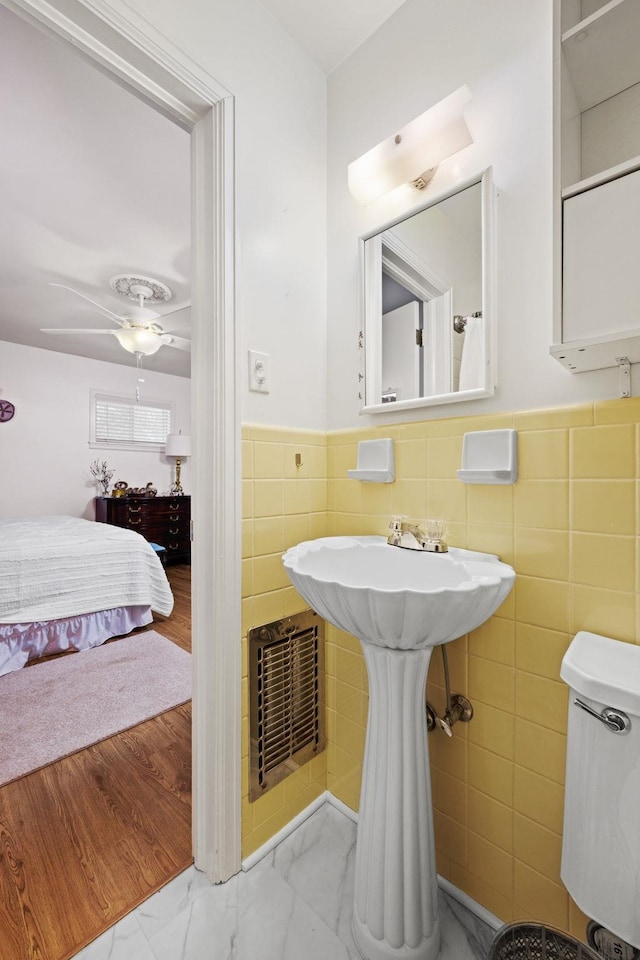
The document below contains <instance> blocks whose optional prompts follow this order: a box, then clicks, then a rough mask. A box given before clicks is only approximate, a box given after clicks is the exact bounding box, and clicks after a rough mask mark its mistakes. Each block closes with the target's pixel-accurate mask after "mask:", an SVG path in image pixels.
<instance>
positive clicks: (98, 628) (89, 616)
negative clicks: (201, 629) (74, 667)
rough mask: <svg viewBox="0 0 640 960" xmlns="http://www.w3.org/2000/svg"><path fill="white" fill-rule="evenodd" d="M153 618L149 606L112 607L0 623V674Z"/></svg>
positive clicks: (86, 645) (94, 642) (99, 641)
mask: <svg viewBox="0 0 640 960" xmlns="http://www.w3.org/2000/svg"><path fill="white" fill-rule="evenodd" d="M152 621H153V615H152V613H151V607H150V606H144V605H139V606H131V607H115V608H114V609H112V610H99V611H98V612H97V613H85V614H82V615H81V616H77V617H67V618H65V619H62V620H43V621H41V622H35V623H0V677H1V676H3V675H4V674H5V673H13V671H14V670H19V669H20V668H21V667H24V665H25V663H26V662H27V660H32V659H34V658H35V657H46V656H48V655H49V654H51V653H63V652H65V651H68V650H89V649H90V648H91V647H98V646H100V644H102V643H105V641H107V640H110V639H111V637H120V636H123V635H124V634H126V633H130V632H131V631H132V630H135V628H136V627H145V626H146V625H147V624H149V623H151V622H152Z"/></svg>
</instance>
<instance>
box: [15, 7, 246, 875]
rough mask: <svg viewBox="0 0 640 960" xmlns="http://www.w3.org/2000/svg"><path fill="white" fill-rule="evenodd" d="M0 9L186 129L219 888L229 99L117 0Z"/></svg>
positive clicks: (227, 667)
mask: <svg viewBox="0 0 640 960" xmlns="http://www.w3.org/2000/svg"><path fill="white" fill-rule="evenodd" d="M0 3H1V4H2V5H3V6H5V7H7V8H8V9H9V10H11V11H13V12H14V13H16V14H18V15H19V16H21V17H22V18H23V19H26V20H28V21H29V22H31V23H32V24H33V25H34V26H36V27H38V28H39V29H41V30H44V31H45V32H46V33H48V34H50V35H55V36H57V37H59V38H62V39H63V40H65V41H66V42H68V43H71V44H72V45H73V47H74V48H75V50H78V51H80V53H81V54H82V55H84V56H85V57H86V58H87V59H88V60H90V61H91V62H92V63H93V64H94V65H95V66H96V67H97V68H98V69H100V70H102V72H104V73H107V74H108V75H110V76H111V77H113V79H114V80H115V81H116V82H118V83H120V84H121V85H122V86H124V87H125V88H127V89H129V90H130V91H132V92H133V93H134V94H135V95H136V96H138V97H139V98H141V99H142V100H144V101H146V102H147V103H149V104H150V106H152V107H154V108H155V109H157V110H159V111H160V112H161V113H163V114H164V115H165V116H167V117H168V118H170V119H171V120H173V121H174V122H176V123H178V124H179V125H180V126H181V127H183V129H185V130H187V131H189V133H190V134H191V223H192V228H191V235H192V267H193V277H192V297H191V300H192V310H191V315H192V368H191V423H192V427H191V431H192V435H193V441H194V443H193V446H194V453H195V456H194V461H193V467H192V473H191V476H192V488H193V489H192V498H191V502H192V509H193V518H194V519H193V545H192V547H193V550H192V556H193V567H192V583H193V592H192V598H193V599H192V666H193V740H192V743H193V851H194V859H195V865H196V867H198V868H199V869H200V870H203V871H204V872H205V873H206V874H207V876H208V878H209V879H210V880H211V881H212V882H214V883H218V882H222V881H224V880H227V879H228V878H229V877H231V876H232V875H233V874H234V873H237V872H238V871H239V869H240V866H241V768H240V764H241V759H240V758H241V739H240V725H241V645H240V638H241V614H240V497H239V491H240V479H239V478H240V414H239V378H238V369H239V364H238V359H239V346H238V341H239V336H238V331H237V328H236V315H235V284H236V275H235V263H234V248H235V224H234V101H233V97H232V95H231V94H230V93H229V91H228V90H226V89H225V88H224V87H222V86H221V85H220V84H219V83H218V82H217V81H216V80H214V79H213V77H211V76H209V74H207V73H206V71H204V70H203V69H202V68H201V67H200V66H199V65H198V64H196V63H194V61H193V60H191V59H190V57H189V56H188V55H187V54H186V53H185V52H184V51H183V50H181V49H179V48H178V47H176V46H175V45H174V44H173V43H172V42H171V41H170V40H169V39H168V38H167V37H165V36H164V35H163V34H161V33H160V32H159V31H158V30H157V29H156V28H155V27H154V26H153V25H152V24H151V23H149V22H148V21H147V20H146V19H145V18H144V17H142V16H140V15H139V14H137V13H136V12H135V11H133V10H131V9H130V7H129V6H126V5H125V4H124V2H122V0H111V2H109V3H108V2H106V0H0ZM217 597H223V598H224V602H223V603H216V602H215V598H217Z"/></svg>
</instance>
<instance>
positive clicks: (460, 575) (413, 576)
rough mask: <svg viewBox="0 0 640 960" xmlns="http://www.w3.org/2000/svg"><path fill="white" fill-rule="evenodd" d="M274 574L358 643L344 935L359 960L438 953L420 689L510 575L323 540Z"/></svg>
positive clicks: (428, 958)
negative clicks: (441, 654) (359, 765)
mask: <svg viewBox="0 0 640 960" xmlns="http://www.w3.org/2000/svg"><path fill="white" fill-rule="evenodd" d="M283 563H284V565H285V568H286V570H287V572H288V574H289V577H290V578H291V581H292V583H293V585H294V586H295V588H296V589H297V590H298V592H299V593H300V594H301V595H302V596H303V597H304V599H305V600H306V601H307V603H308V604H309V605H310V606H311V607H313V609H314V610H315V611H316V612H317V613H319V614H320V615H321V616H323V617H324V618H325V619H326V620H328V621H329V622H330V623H333V624H334V625H335V626H336V627H339V628H340V629H341V630H346V631H347V632H348V633H352V634H353V635H354V636H356V637H358V638H359V639H360V641H361V642H362V647H363V650H364V656H365V661H366V664H367V671H368V676H369V716H368V721H367V739H366V747H365V756H364V767H363V774H362V791H361V795H360V816H359V824H358V841H357V850H356V875H355V899H354V915H353V921H352V926H353V935H354V938H355V941H356V944H357V946H358V949H359V950H360V952H361V954H362V956H363V957H365V958H366V960H391V958H397V960H435V958H436V957H437V956H438V952H439V950H440V928H439V922H438V908H437V902H438V900H437V885H436V870H435V854H434V846H433V815H432V809H431V781H430V775H429V756H428V747H427V722H426V714H425V682H426V676H427V668H428V666H429V659H430V656H431V651H432V649H433V647H434V646H436V645H438V644H441V643H447V642H448V641H449V640H454V639H455V638H456V637H460V636H462V635H463V634H465V633H468V632H469V631H470V630H474V629H475V628H476V627H478V626H480V624H481V623H484V621H485V620H487V619H488V618H489V617H490V616H491V615H492V614H493V613H494V612H495V611H496V610H497V608H498V607H499V606H500V604H501V603H502V601H503V600H504V599H505V597H506V596H507V595H508V593H509V591H510V590H511V587H512V586H513V582H514V579H515V573H514V571H513V569H512V568H511V567H510V566H508V565H507V564H504V563H501V562H500V561H499V560H498V558H497V557H494V556H491V555H490V554H483V553H473V552H471V551H469V550H458V549H451V550H450V551H449V552H448V553H444V554H433V553H427V552H424V551H415V550H404V549H401V548H399V547H392V546H389V544H388V543H387V542H386V540H385V538H384V537H325V538H322V539H319V540H309V541H307V542H305V543H300V544H298V546H296V547H292V548H291V549H290V550H288V551H287V552H286V553H285V555H284V557H283Z"/></svg>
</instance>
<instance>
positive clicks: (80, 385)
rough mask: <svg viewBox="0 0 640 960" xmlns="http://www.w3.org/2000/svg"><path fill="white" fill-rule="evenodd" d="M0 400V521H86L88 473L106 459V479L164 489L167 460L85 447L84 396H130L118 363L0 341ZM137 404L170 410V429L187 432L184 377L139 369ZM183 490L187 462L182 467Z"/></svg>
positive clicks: (127, 372)
mask: <svg viewBox="0 0 640 960" xmlns="http://www.w3.org/2000/svg"><path fill="white" fill-rule="evenodd" d="M0 370H1V371H2V373H1V375H0V397H1V398H2V399H3V400H10V401H11V402H12V403H13V404H14V405H15V408H16V414H15V416H14V418H13V420H9V421H7V422H6V423H0V465H1V469H0V517H20V516H25V517H26V516H38V515H42V514H50V513H64V514H70V515H71V516H77V517H82V516H84V517H87V518H88V519H93V517H94V511H93V498H94V496H96V494H97V487H96V484H95V482H93V481H92V478H91V474H90V473H89V464H90V463H92V462H93V461H94V460H96V459H99V460H101V461H102V460H106V461H107V463H108V464H109V466H110V467H112V468H113V469H114V470H115V471H116V473H115V476H114V478H113V480H114V481H115V480H126V481H127V482H128V483H129V484H130V485H131V486H134V487H137V486H144V485H145V484H146V483H147V482H148V481H152V482H153V484H154V485H155V486H156V487H157V489H158V493H164V492H167V491H168V488H169V486H170V485H171V482H172V480H173V477H174V465H173V464H174V461H168V460H167V459H166V457H165V456H164V454H163V453H159V452H158V453H139V452H137V451H128V450H104V449H97V448H93V447H89V428H90V391H91V389H92V388H93V389H96V390H100V391H103V392H105V393H113V394H115V395H117V396H133V395H134V394H135V385H136V370H135V368H134V367H125V366H122V365H121V364H115V363H103V362H102V361H99V360H87V359H85V358H82V357H72V356H68V355H66V354H62V353H54V352H53V351H51V350H39V349H37V348H35V347H25V346H22V345H21V344H16V343H7V342H6V341H0ZM144 379H145V383H144V386H143V388H142V389H143V398H144V397H147V398H148V399H149V400H152V399H153V400H162V401H164V402H172V403H174V404H175V425H174V426H175V429H176V430H182V432H183V433H189V431H190V427H191V421H190V389H191V383H190V381H189V380H187V379H185V378H184V377H174V376H170V375H169V374H163V373H153V372H148V371H145V373H144ZM182 486H183V487H184V489H185V492H186V493H189V492H190V489H191V483H190V464H189V461H185V463H184V464H183V467H182Z"/></svg>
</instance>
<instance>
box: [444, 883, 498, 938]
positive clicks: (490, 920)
mask: <svg viewBox="0 0 640 960" xmlns="http://www.w3.org/2000/svg"><path fill="white" fill-rule="evenodd" d="M438 886H439V887H440V889H441V890H442V892H443V893H446V894H447V896H448V897H451V899H452V900H455V901H456V903H459V904H460V906H461V907H464V908H465V910H468V911H469V913H472V914H473V915H474V916H475V917H477V918H478V920H482V922H483V923H486V924H487V926H488V927H491V929H492V930H499V929H500V927H502V926H504V921H503V920H500V918H499V917H496V915H495V913H491V911H490V910H487V908H486V907H483V906H482V904H481V903H478V901H477V900H474V899H473V897H470V896H469V894H468V893H465V892H464V890H460V889H459V887H456V886H454V884H453V883H451V881H450V880H446V879H445V878H444V877H441V876H440V874H438Z"/></svg>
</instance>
